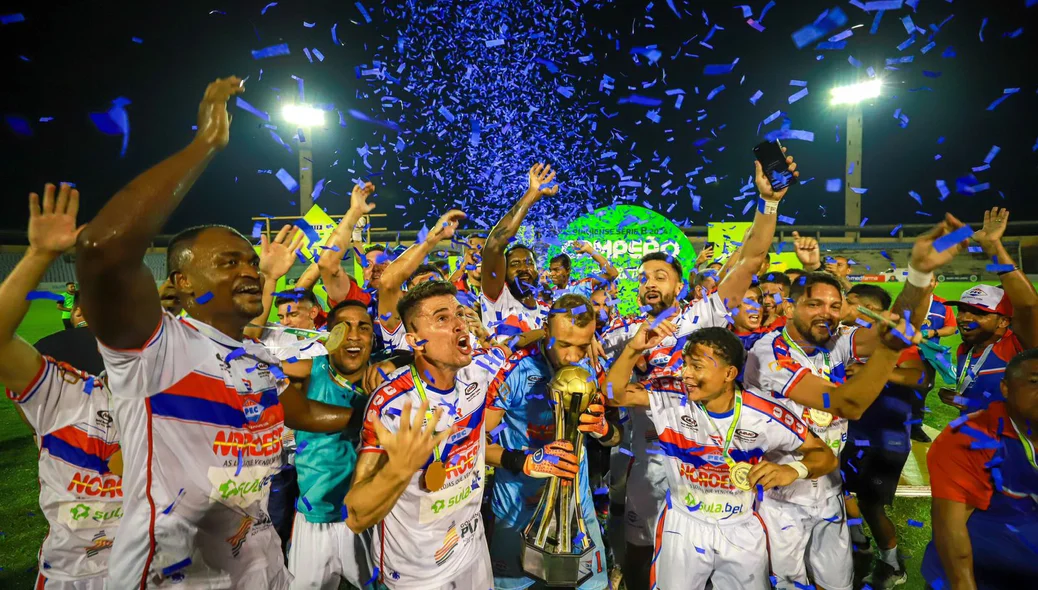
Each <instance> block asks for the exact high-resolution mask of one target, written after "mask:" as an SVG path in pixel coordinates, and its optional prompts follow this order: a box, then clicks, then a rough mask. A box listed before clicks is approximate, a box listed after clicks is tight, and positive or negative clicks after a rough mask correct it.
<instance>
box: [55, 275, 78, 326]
mask: <svg viewBox="0 0 1038 590" xmlns="http://www.w3.org/2000/svg"><path fill="white" fill-rule="evenodd" d="M61 295H62V297H63V298H64V299H63V300H62V301H59V302H58V303H57V304H56V305H55V307H57V308H58V311H60V312H61V323H62V324H63V325H64V326H65V329H66V330H71V329H72V328H73V327H75V324H73V323H72V305H73V303H74V302H75V297H76V284H75V283H73V282H71V281H69V282H67V283H65V292H64V293H62V294H61Z"/></svg>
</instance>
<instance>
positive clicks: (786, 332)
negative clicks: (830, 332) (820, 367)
mask: <svg viewBox="0 0 1038 590" xmlns="http://www.w3.org/2000/svg"><path fill="white" fill-rule="evenodd" d="M782 339H783V340H785V341H786V344H788V345H789V347H790V348H792V349H793V350H795V351H797V352H799V353H800V354H801V355H803V357H804V358H806V359H807V360H808V361H809V362H811V366H812V367H813V366H814V362H813V361H811V357H810V355H808V354H807V353H806V352H804V349H803V348H800V345H799V344H797V343H796V342H795V341H794V340H793V338H791V337H790V336H789V330H788V329H787V328H782ZM818 348H819V349H820V350H821V351H822V362H823V363H825V375H822V378H824V379H825V380H826V381H832V367H831V366H830V365H829V351H828V350H826V349H825V347H824V346H820V347H818Z"/></svg>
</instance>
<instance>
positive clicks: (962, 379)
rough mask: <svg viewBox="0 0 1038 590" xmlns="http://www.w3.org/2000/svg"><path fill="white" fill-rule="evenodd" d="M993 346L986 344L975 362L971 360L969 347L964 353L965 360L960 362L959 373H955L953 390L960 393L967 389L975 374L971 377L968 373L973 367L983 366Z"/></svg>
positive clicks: (971, 350)
mask: <svg viewBox="0 0 1038 590" xmlns="http://www.w3.org/2000/svg"><path fill="white" fill-rule="evenodd" d="M994 346H995V345H994V344H988V347H987V348H985V349H984V353H983V354H981V355H980V358H979V359H977V362H975V363H974V362H972V361H973V348H970V351H969V353H968V354H967V355H966V360H964V361H963V362H962V369H961V370H959V374H958V375H957V379H956V380H955V382H956V388H955V390H956V391H957V392H959V394H960V395H961V394H962V392H963V391H966V390H967V389H969V387H970V385H973V381H974V380H975V379H976V377H977V376H976V375H973V376H972V377H971V376H970V373H972V372H973V369H974V368H977V369H979V368H980V367H983V366H984V363H985V362H986V361H987V360H988V355H989V354H991V349H992V347H994Z"/></svg>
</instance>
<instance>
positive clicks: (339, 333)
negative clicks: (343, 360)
mask: <svg viewBox="0 0 1038 590" xmlns="http://www.w3.org/2000/svg"><path fill="white" fill-rule="evenodd" d="M345 339H346V324H345V323H342V324H336V326H335V327H334V328H332V331H331V332H329V333H328V340H326V341H325V343H324V348H325V350H327V351H328V352H335V351H336V350H339V347H340V346H342V341H343V340H345Z"/></svg>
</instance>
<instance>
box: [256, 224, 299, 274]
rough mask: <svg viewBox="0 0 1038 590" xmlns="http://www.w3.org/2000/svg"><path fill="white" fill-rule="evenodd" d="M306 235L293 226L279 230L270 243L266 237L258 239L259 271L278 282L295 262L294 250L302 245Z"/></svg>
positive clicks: (264, 235)
mask: <svg viewBox="0 0 1038 590" xmlns="http://www.w3.org/2000/svg"><path fill="white" fill-rule="evenodd" d="M305 238H306V234H305V233H303V231H302V230H300V229H299V228H298V227H296V226H294V225H286V226H285V227H283V228H281V231H279V232H278V235H277V236H275V237H274V241H273V242H271V241H269V240H268V239H267V235H266V234H263V236H262V237H260V262H259V270H260V272H261V273H263V276H264V277H265V278H267V279H273V280H275V281H276V280H278V279H280V278H281V277H283V276H285V275H286V274H288V271H289V270H290V269H291V268H292V265H293V264H295V262H296V250H299V248H300V247H301V246H302V245H303V240H304V239H305Z"/></svg>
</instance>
